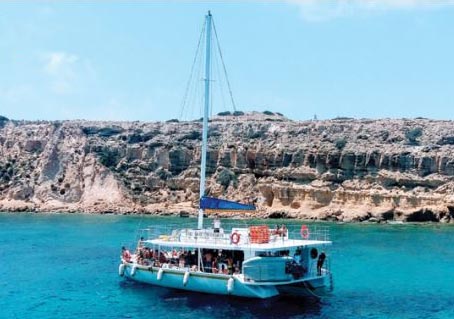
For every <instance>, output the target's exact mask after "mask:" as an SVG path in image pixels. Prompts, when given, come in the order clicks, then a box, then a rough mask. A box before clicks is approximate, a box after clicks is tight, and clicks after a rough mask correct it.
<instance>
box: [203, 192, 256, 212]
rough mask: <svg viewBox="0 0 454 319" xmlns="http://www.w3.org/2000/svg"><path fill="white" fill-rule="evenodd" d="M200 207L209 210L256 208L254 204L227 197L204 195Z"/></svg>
mask: <svg viewBox="0 0 454 319" xmlns="http://www.w3.org/2000/svg"><path fill="white" fill-rule="evenodd" d="M200 208H202V209H208V210H230V211H232V210H255V206H254V205H249V204H241V203H237V202H232V201H229V200H225V199H219V198H214V197H207V196H203V197H202V198H201V199H200Z"/></svg>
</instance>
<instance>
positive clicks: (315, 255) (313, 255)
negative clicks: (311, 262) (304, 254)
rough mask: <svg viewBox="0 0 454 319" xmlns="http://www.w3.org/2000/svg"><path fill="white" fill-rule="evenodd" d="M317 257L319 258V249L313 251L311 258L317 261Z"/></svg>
mask: <svg viewBox="0 0 454 319" xmlns="http://www.w3.org/2000/svg"><path fill="white" fill-rule="evenodd" d="M317 257H318V250H317V248H312V249H311V258H312V259H315V258H317Z"/></svg>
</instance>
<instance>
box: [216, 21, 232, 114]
mask: <svg viewBox="0 0 454 319" xmlns="http://www.w3.org/2000/svg"><path fill="white" fill-rule="evenodd" d="M213 30H214V35H215V36H216V43H217V45H218V50H219V56H220V57H221V61H222V67H223V68H224V74H225V79H226V82H227V87H228V89H229V94H230V99H231V100H232V106H233V111H236V105H235V100H234V99H233V93H232V88H231V86H230V81H229V77H228V75H227V69H226V67H225V63H224V58H223V56H222V51H221V45H220V44H219V38H218V33H217V31H216V24H215V23H214V19H213Z"/></svg>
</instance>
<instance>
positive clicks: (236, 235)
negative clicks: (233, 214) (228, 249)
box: [230, 232, 241, 245]
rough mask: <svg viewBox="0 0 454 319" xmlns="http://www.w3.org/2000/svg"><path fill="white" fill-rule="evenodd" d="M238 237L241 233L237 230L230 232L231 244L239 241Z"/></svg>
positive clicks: (239, 237)
mask: <svg viewBox="0 0 454 319" xmlns="http://www.w3.org/2000/svg"><path fill="white" fill-rule="evenodd" d="M240 239H241V235H240V234H239V233H237V232H234V233H232V235H230V241H231V242H232V244H235V245H237V244H238V243H239V242H240Z"/></svg>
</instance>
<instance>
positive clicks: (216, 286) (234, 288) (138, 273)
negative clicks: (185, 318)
mask: <svg viewBox="0 0 454 319" xmlns="http://www.w3.org/2000/svg"><path fill="white" fill-rule="evenodd" d="M121 266H124V269H123V270H120V274H121V273H123V275H124V276H126V277H127V278H130V279H132V280H134V281H137V282H142V283H146V284H152V285H156V286H161V287H167V288H175V289H182V290H188V291H196V292H202V293H210V294H219V295H232V296H239V297H249V298H261V299H265V298H271V297H274V296H278V295H281V294H283V295H294V296H313V297H314V296H315V297H319V296H320V294H324V293H325V287H327V286H328V284H327V281H328V280H329V278H328V276H327V275H324V276H322V277H319V278H315V279H311V280H307V281H297V282H289V283H285V284H276V285H273V284H267V285H264V284H251V283H245V282H243V281H242V279H241V277H240V275H232V276H230V275H220V274H209V273H202V272H186V271H183V270H177V269H162V268H158V267H151V266H150V267H143V266H138V265H134V264H122V265H120V268H121ZM185 274H186V276H185ZM185 277H186V278H185ZM230 279H232V280H230ZM229 280H230V282H229Z"/></svg>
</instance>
